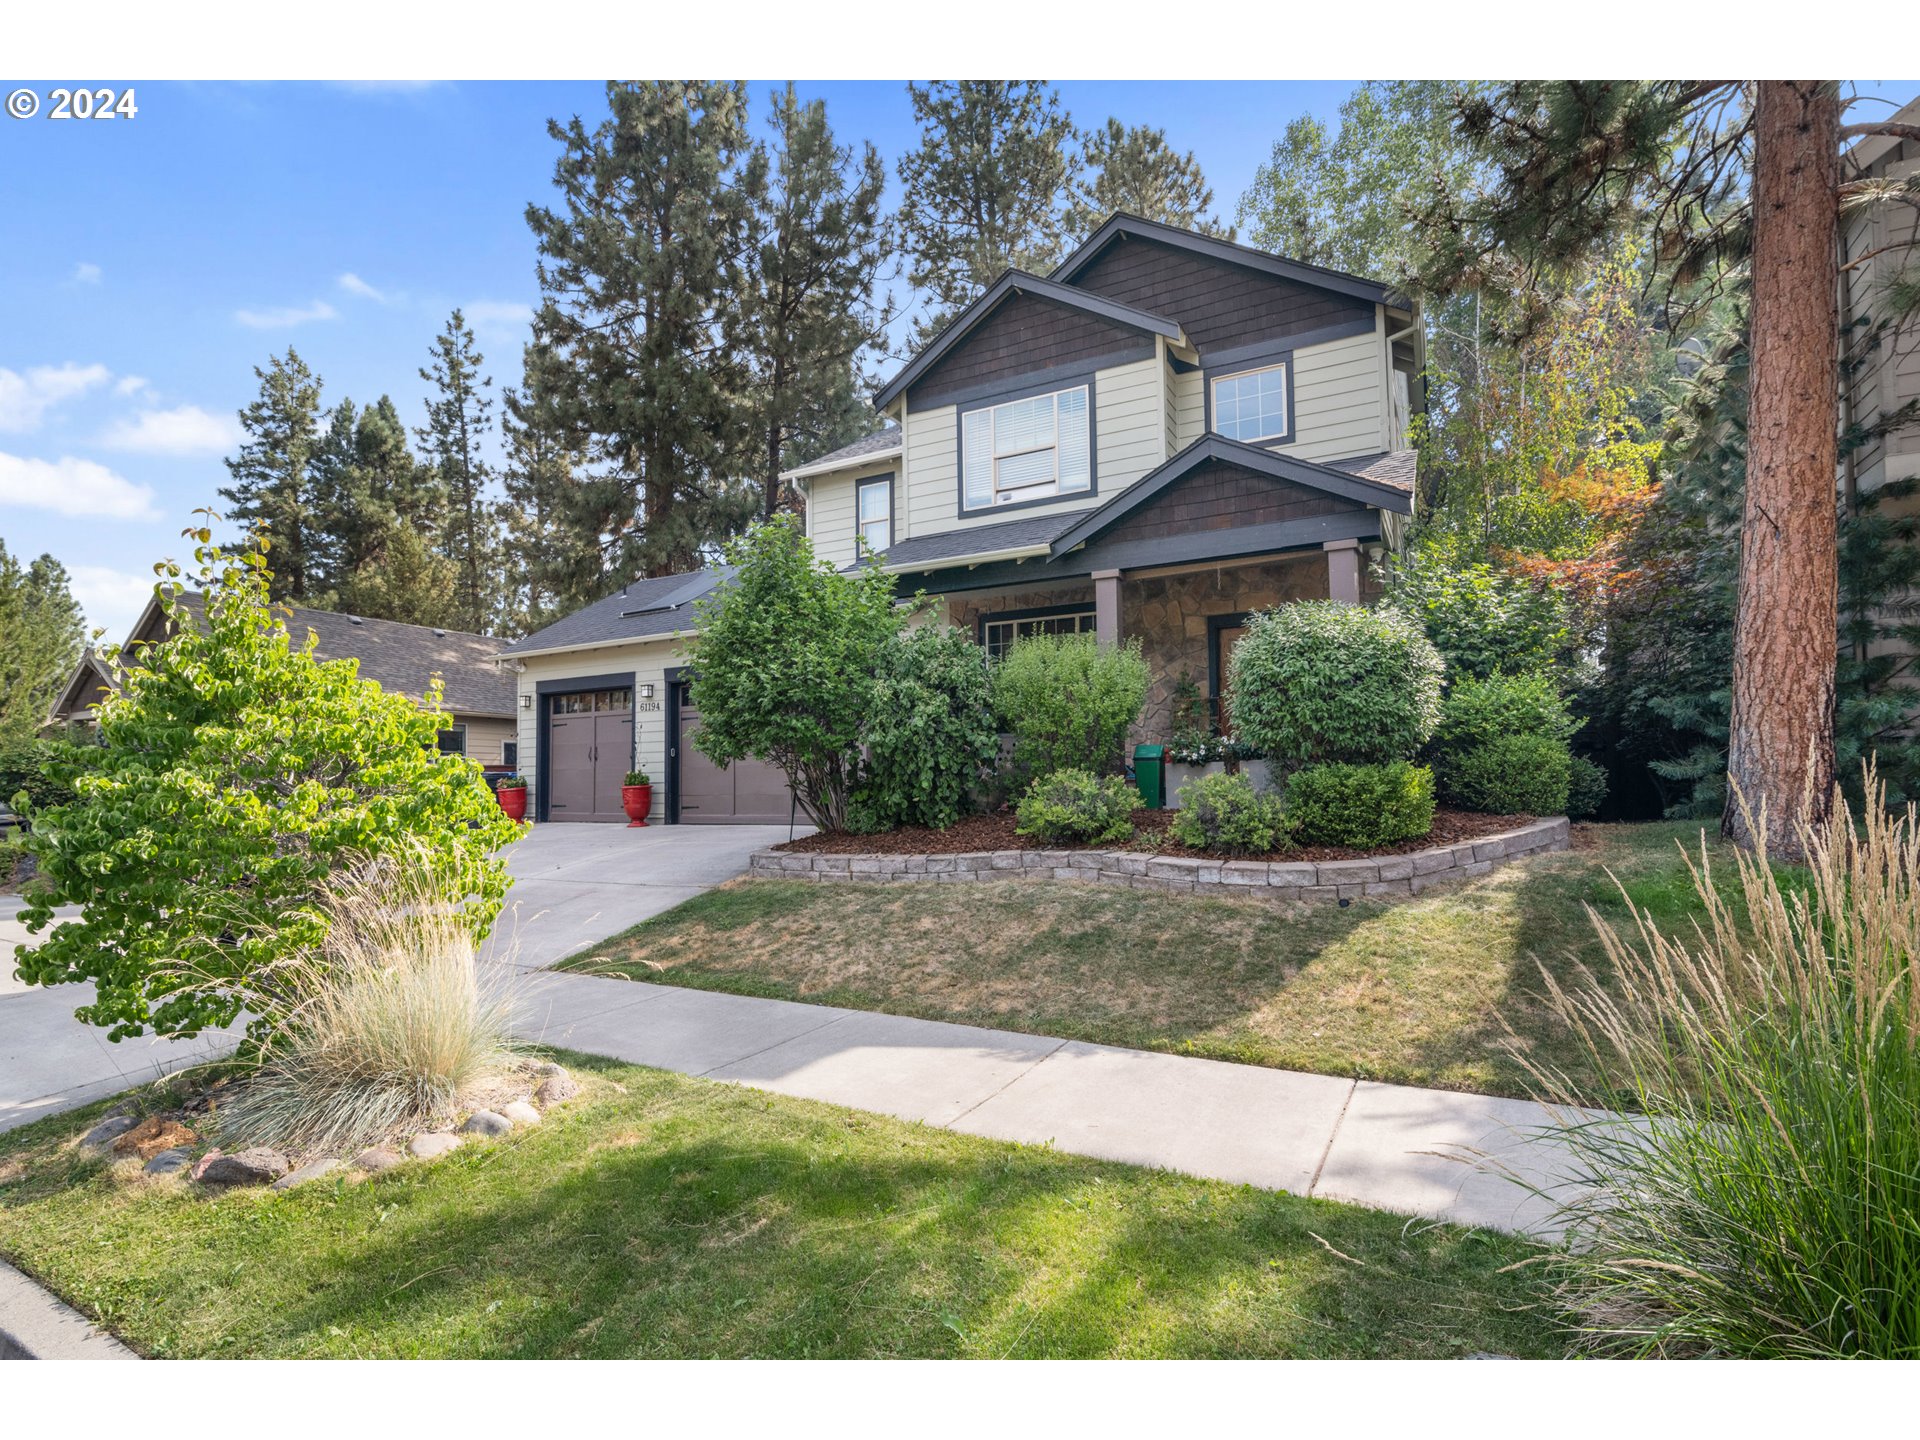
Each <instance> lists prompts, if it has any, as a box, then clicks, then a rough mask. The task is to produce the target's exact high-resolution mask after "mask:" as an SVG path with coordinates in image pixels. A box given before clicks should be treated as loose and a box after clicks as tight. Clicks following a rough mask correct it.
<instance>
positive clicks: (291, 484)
mask: <svg viewBox="0 0 1920 1440" xmlns="http://www.w3.org/2000/svg"><path fill="white" fill-rule="evenodd" d="M253 373H254V374H255V375H256V376H258V377H259V380H260V394H259V396H258V397H257V398H256V399H255V400H254V402H253V403H252V404H251V405H249V406H247V408H246V409H244V410H242V411H241V412H240V427H241V429H243V430H244V431H245V432H246V435H247V438H246V440H245V441H244V442H242V444H241V446H240V453H239V454H238V455H237V456H235V457H234V458H233V459H231V460H228V461H227V462H226V463H227V471H228V473H229V474H230V475H232V477H233V484H232V485H230V486H225V487H223V488H222V489H221V491H220V494H221V495H222V496H223V497H224V498H225V499H226V500H227V501H229V502H230V506H231V508H230V509H229V510H228V512H227V518H228V519H229V520H233V521H237V522H238V523H239V524H241V525H243V526H245V527H247V528H248V529H250V530H257V531H259V532H260V533H261V534H263V535H265V536H266V537H267V542H268V547H269V548H268V552H267V553H268V556H269V558H270V561H271V563H272V566H273V585H272V595H273V598H274V599H275V600H285V601H289V602H292V603H294V604H301V605H304V604H306V603H308V601H309V599H310V598H313V597H314V596H315V595H316V593H317V587H316V586H315V585H314V583H313V582H314V580H315V579H316V570H317V565H318V560H319V556H318V554H317V553H316V552H317V551H318V550H319V549H320V548H321V541H320V537H319V534H318V516H317V515H316V512H315V503H314V502H315V495H314V490H313V473H312V470H313V458H314V452H315V450H316V449H317V447H318V446H319V443H320V379H319V377H318V376H317V375H315V374H313V372H312V371H310V370H308V369H307V366H306V362H305V361H303V360H302V359H301V358H300V356H299V355H298V353H296V352H295V351H294V350H293V348H292V347H291V346H289V347H288V349H287V353H286V354H285V355H284V356H276V357H274V358H272V359H270V360H269V361H268V362H267V368H266V369H265V370H262V369H260V368H259V367H258V366H255V367H254V372H253Z"/></svg>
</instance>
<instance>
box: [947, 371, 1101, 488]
mask: <svg viewBox="0 0 1920 1440" xmlns="http://www.w3.org/2000/svg"><path fill="white" fill-rule="evenodd" d="M1088 440H1089V436H1088V423H1087V387H1086V386H1085V385H1078V386H1075V387H1074V388H1073V389H1071V390H1056V391H1054V392H1053V393H1052V394H1050V395H1034V396H1030V397H1028V398H1027V399H1024V400H1010V401H1008V402H1006V403H1005V404H1003V405H990V406H984V407H982V408H981V409H978V410H969V411H967V412H966V413H965V414H964V415H962V416H961V419H960V449H961V458H960V471H961V493H962V495H963V496H964V497H965V498H964V502H963V504H964V508H965V509H966V510H968V511H975V510H992V509H995V508H996V507H1000V506H1006V505H1021V504H1028V503H1031V502H1033V501H1036V500H1051V499H1053V498H1054V497H1055V496H1059V495H1076V494H1082V493H1084V492H1086V491H1088V490H1091V489H1092V488H1093V463H1092V447H1091V446H1090V444H1089V443H1088Z"/></svg>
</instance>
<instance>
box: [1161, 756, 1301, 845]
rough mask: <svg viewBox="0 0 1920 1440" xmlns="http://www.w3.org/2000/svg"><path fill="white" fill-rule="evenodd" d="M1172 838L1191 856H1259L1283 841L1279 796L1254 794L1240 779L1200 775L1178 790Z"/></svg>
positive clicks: (1232, 776)
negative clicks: (1192, 852) (1191, 851)
mask: <svg viewBox="0 0 1920 1440" xmlns="http://www.w3.org/2000/svg"><path fill="white" fill-rule="evenodd" d="M1172 828H1173V838H1174V839H1176V840H1178V841H1179V842H1180V843H1181V844H1182V845H1185V846H1188V847H1190V848H1192V849H1194V850H1219V851H1224V852H1226V853H1227V854H1229V855H1263V854H1265V853H1266V852H1267V851H1269V850H1274V849H1277V848H1279V846H1280V845H1281V844H1282V843H1283V842H1284V841H1285V840H1286V833H1287V826H1286V820H1285V818H1284V817H1283V814H1282V808H1281V804H1280V797H1279V796H1278V795H1260V794H1256V793H1255V791H1254V788H1253V782H1252V781H1251V780H1249V779H1247V777H1246V776H1244V775H1202V776H1201V777H1200V778H1199V779H1198V780H1194V781H1190V782H1189V783H1187V784H1185V785H1182V786H1181V787H1180V809H1179V810H1178V811H1176V812H1175V814H1174V817H1173V827H1172Z"/></svg>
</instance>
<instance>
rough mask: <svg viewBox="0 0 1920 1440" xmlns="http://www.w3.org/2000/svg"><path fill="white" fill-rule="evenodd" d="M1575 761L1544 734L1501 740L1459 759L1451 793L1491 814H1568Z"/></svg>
mask: <svg viewBox="0 0 1920 1440" xmlns="http://www.w3.org/2000/svg"><path fill="white" fill-rule="evenodd" d="M1572 759H1573V757H1572V756H1571V755H1569V754H1568V753H1567V743H1566V741H1564V740H1555V739H1552V738H1551V737H1549V736H1546V735H1502V736H1500V737H1499V738H1498V739H1494V740H1489V741H1487V742H1486V743H1485V744H1484V745H1476V746H1474V747H1473V748H1472V749H1471V750H1468V751H1466V752H1464V753H1463V754H1460V755H1458V756H1455V757H1454V758H1453V759H1452V760H1451V761H1450V762H1449V765H1448V769H1447V793H1448V794H1449V795H1450V796H1451V797H1452V798H1453V799H1455V800H1456V801H1457V802H1458V803H1459V804H1461V805H1464V806H1466V808H1467V809H1469V810H1480V811H1484V812H1485V813H1487V814H1489V815H1564V814H1566V813H1567V784H1568V772H1569V769H1570V768H1571V765H1572Z"/></svg>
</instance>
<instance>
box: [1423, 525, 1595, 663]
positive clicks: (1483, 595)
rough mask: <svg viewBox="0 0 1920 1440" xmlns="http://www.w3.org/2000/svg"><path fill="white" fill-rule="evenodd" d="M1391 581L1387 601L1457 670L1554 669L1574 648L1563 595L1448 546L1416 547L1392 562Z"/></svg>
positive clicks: (1563, 661)
mask: <svg viewBox="0 0 1920 1440" xmlns="http://www.w3.org/2000/svg"><path fill="white" fill-rule="evenodd" d="M1387 584H1388V600H1387V603H1388V604H1389V605H1391V606H1393V607H1394V608H1396V609H1399V610H1404V611H1405V612H1406V613H1407V614H1408V615H1410V616H1412V617H1413V619H1414V621H1415V622H1416V623H1417V624H1419V625H1420V626H1421V628H1422V629H1423V630H1425V632H1426V635H1427V638H1428V639H1430V640H1431V641H1433V644H1434V648H1436V649H1437V650H1439V652H1440V654H1441V656H1442V657H1443V658H1444V659H1445V660H1446V662H1447V672H1448V673H1449V674H1451V675H1454V676H1456V677H1458V676H1463V675H1472V676H1477V677H1485V676H1488V675H1494V674H1498V673H1500V672H1502V671H1505V672H1506V673H1508V674H1514V675H1522V674H1527V673H1531V672H1538V671H1549V670H1552V669H1553V668H1555V667H1557V666H1559V665H1561V664H1563V663H1565V661H1566V658H1567V656H1568V653H1569V651H1570V650H1571V648H1572V637H1571V636H1570V635H1569V633H1568V628H1567V607H1566V604H1565V602H1564V601H1562V600H1561V599H1560V597H1559V596H1558V595H1555V594H1554V593H1553V592H1552V591H1551V590H1547V589H1544V588H1543V587H1541V586H1538V585H1535V584H1533V583H1532V582H1531V581H1528V580H1524V579H1521V578H1520V577H1519V576H1516V575H1508V574H1505V573H1503V572H1501V571H1498V570H1495V569H1494V568H1493V567H1492V566H1491V565H1487V564H1485V563H1481V564H1467V563H1463V557H1461V556H1459V555H1455V554H1450V553H1448V550H1447V549H1446V548H1443V547H1438V546H1433V545H1428V546H1426V547H1424V548H1417V549H1416V550H1415V551H1414V553H1413V554H1412V555H1410V556H1408V557H1407V558H1405V559H1403V560H1400V561H1397V562H1395V564H1394V565H1393V566H1392V567H1391V569H1390V570H1389V572H1388V577H1387Z"/></svg>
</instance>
